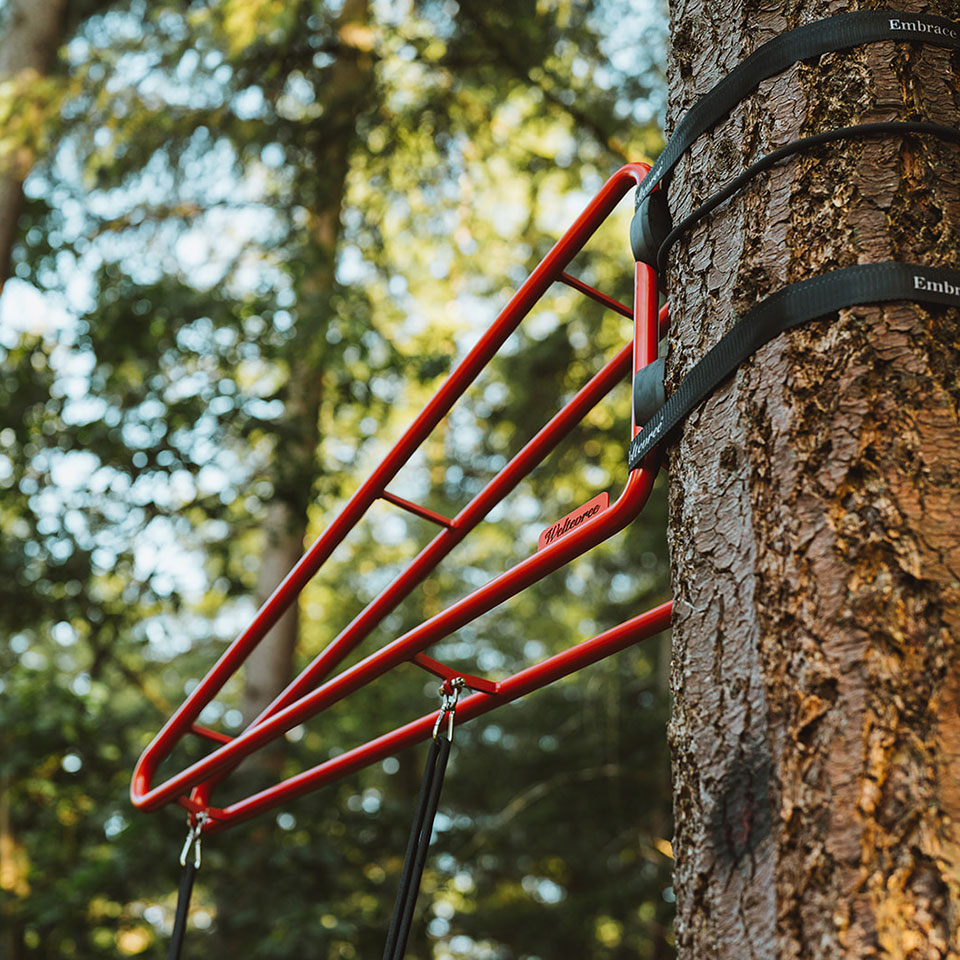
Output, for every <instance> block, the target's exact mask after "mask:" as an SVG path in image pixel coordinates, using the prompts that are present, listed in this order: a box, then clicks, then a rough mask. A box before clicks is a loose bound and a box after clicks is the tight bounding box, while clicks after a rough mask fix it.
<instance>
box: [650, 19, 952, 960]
mask: <svg viewBox="0 0 960 960" xmlns="http://www.w3.org/2000/svg"><path fill="white" fill-rule="evenodd" d="M857 6H859V7H860V8H864V9H865V8H867V7H874V6H879V5H876V4H870V3H861V4H850V5H849V6H848V5H846V4H836V3H831V2H828V0H803V2H797V3H790V4H788V3H768V4H754V3H747V2H744V0H717V2H715V3H712V4H705V3H703V2H702V0H674V3H673V5H672V23H671V35H672V46H671V51H670V59H669V67H668V72H669V82H670V103H671V105H672V106H671V115H670V118H669V119H670V122H671V123H673V124H675V123H676V122H677V120H678V119H679V118H680V117H681V116H682V115H683V113H684V112H685V111H686V110H687V109H688V108H689V107H690V106H691V105H692V104H693V103H694V102H695V101H696V99H697V98H698V97H699V96H701V95H702V94H703V93H705V92H706V91H707V90H709V89H710V88H711V87H712V86H713V85H714V84H715V83H716V82H717V81H718V80H719V79H720V78H721V77H723V76H724V75H726V74H727V73H728V72H729V71H730V70H732V69H733V68H734V67H735V66H736V65H737V64H738V63H740V62H741V61H742V60H743V59H744V58H745V57H746V56H747V55H748V54H749V53H750V52H751V51H752V50H754V49H756V47H757V46H759V45H760V44H761V43H763V42H764V41H766V40H769V39H770V38H772V37H773V36H775V35H777V34H779V33H782V32H784V31H785V30H788V29H790V28H792V27H796V26H799V25H800V24H802V23H808V22H811V21H813V20H817V19H819V18H821V17H825V16H828V15H830V14H832V13H837V12H840V11H841V10H847V9H856V8H857ZM883 6H885V5H883ZM957 6H958V5H957V3H956V2H953V3H948V2H936V0H935V2H933V3H918V2H914V0H902V2H901V3H900V4H898V8H902V9H906V10H907V11H920V10H923V11H925V12H928V13H939V14H942V15H945V16H948V17H956V16H957V15H958V9H957ZM955 63H956V55H955V54H954V55H952V54H951V52H950V51H949V50H947V49H944V48H941V47H935V46H929V45H927V46H923V45H920V44H910V43H892V42H884V43H874V44H870V45H866V46H862V47H859V48H856V49H854V50H851V51H847V52H843V53H836V54H828V55H826V56H824V57H822V58H821V59H820V61H819V63H817V62H808V63H807V64H803V65H797V66H794V67H791V68H790V69H788V70H787V71H785V72H784V73H783V74H781V75H779V76H777V77H774V78H772V79H771V80H768V81H766V82H765V83H763V84H762V85H761V86H760V88H759V90H758V91H757V92H755V93H754V94H753V95H751V96H749V97H748V98H747V99H746V100H745V101H744V102H743V104H741V105H740V106H739V107H737V108H735V109H734V110H733V112H732V114H731V116H730V117H729V118H728V119H727V120H725V121H723V122H721V123H720V124H719V125H718V126H717V128H716V129H715V131H714V132H713V133H712V134H708V135H706V136H703V137H701V138H700V140H698V141H697V143H696V144H695V146H694V148H693V149H692V150H691V151H689V153H688V154H687V156H686V157H685V158H684V160H682V161H681V163H680V165H679V167H678V170H677V175H676V176H675V178H674V182H673V185H672V187H671V192H670V197H671V201H670V205H671V210H672V211H673V214H674V222H677V221H678V220H679V218H680V217H682V216H684V215H685V214H686V213H688V212H689V211H690V210H691V209H692V208H693V207H694V206H696V205H697V201H698V200H699V199H703V198H705V197H706V196H707V195H708V194H709V193H711V192H713V190H715V189H716V188H717V187H718V186H719V185H720V184H722V183H724V182H726V181H727V180H728V179H729V178H731V177H732V176H735V175H736V174H737V173H738V172H740V171H741V170H742V169H743V168H744V167H745V166H747V165H748V164H749V163H750V162H752V160H754V159H756V158H757V157H758V156H760V155H761V154H763V153H767V152H769V151H770V150H771V149H773V148H775V147H777V146H780V145H782V144H785V143H788V142H790V141H792V140H795V139H797V138H798V137H800V136H803V135H807V134H809V133H814V132H818V131H821V130H828V129H833V128H836V127H840V126H845V125H849V124H854V123H861V122H869V121H872V120H888V119H901V120H907V119H911V120H913V119H916V120H930V121H935V122H939V123H943V124H950V125H956V123H957V117H958V112H960V111H958V104H960V94H958V82H957V71H956V69H955V67H954V64H955ZM958 229H960V151H958V148H957V147H956V146H955V145H952V144H945V143H943V142H941V141H937V140H934V139H932V138H930V137H922V138H921V137H914V136H908V137H889V138H883V139H880V138H871V139H869V140H862V141H841V142H839V143H836V144H832V145H828V146H824V147H821V148H818V149H817V150H816V151H813V152H810V153H807V154H806V155H804V156H801V157H798V158H795V159H792V160H789V161H787V162H784V163H783V164H781V165H780V166H778V167H776V168H775V169H773V170H770V171H769V172H767V173H764V174H761V175H759V176H758V177H756V178H755V179H754V180H753V182H752V183H751V184H750V185H749V186H748V187H747V188H746V189H744V190H743V191H742V192H741V193H740V194H739V195H738V196H737V197H736V198H735V199H734V200H732V201H731V202H730V203H728V204H726V205H724V206H723V207H721V208H720V209H718V210H717V211H716V212H715V213H714V214H713V215H712V216H711V217H710V218H708V220H707V221H706V222H705V223H704V224H703V225H701V226H700V227H698V228H697V229H696V230H694V231H693V233H692V234H691V235H689V236H688V237H687V238H685V240H684V242H683V243H681V244H678V245H677V246H676V247H675V248H674V252H673V255H672V257H671V266H670V270H669V293H670V298H671V303H672V307H673V316H674V329H673V332H672V334H671V344H670V353H669V357H668V384H669V385H668V391H669V390H670V389H672V388H674V387H675V386H676V384H677V383H678V382H679V380H680V378H681V377H682V376H683V374H684V373H685V372H686V371H687V370H689V369H690V367H691V366H692V365H693V363H695V362H696V360H697V359H699V358H700V357H701V356H702V355H703V353H704V352H705V350H706V349H707V348H708V346H710V345H712V344H713V343H715V342H716V340H717V339H718V338H719V337H720V336H721V335H722V334H723V333H725V332H726V331H727V330H729V329H730V327H731V326H732V323H733V322H734V319H735V316H737V315H739V316H742V315H743V314H744V313H745V312H746V310H747V309H749V307H750V306H752V305H753V304H754V303H756V302H757V301H758V300H760V299H762V298H763V297H765V296H767V295H768V294H770V293H773V292H774V291H776V290H778V289H780V288H782V287H784V286H786V285H787V284H789V283H793V282H795V281H798V280H801V279H804V278H807V277H810V276H815V275H817V274H820V273H824V272H827V271H829V270H832V269H837V268H839V267H845V266H850V265H853V264H858V263H872V262H883V261H888V260H902V261H907V262H915V263H923V264H928V265H938V266H951V267H957V266H960V250H958V244H957V231H958ZM958 362H960V336H958V332H957V314H956V311H953V310H947V309H939V308H938V309H928V308H920V307H918V306H916V305H914V304H911V303H903V302H898V303H891V304H889V305H884V306H869V307H857V308H854V309H850V310H844V311H841V312H840V315H839V317H837V316H836V315H835V316H833V317H830V318H825V319H822V320H818V321H815V322H812V323H809V324H806V325H805V326H803V327H801V328H799V329H797V330H795V331H793V332H790V333H788V334H785V335H781V336H779V337H777V338H776V339H775V340H774V341H773V342H771V343H770V344H768V345H767V346H766V347H764V348H763V349H761V350H760V351H758V352H757V354H756V355H755V356H754V357H753V359H752V360H751V361H749V362H747V363H746V364H744V365H743V366H742V367H741V368H740V369H739V370H738V371H737V372H736V374H735V375H734V376H733V377H732V378H731V380H730V381H728V382H727V383H726V384H725V385H724V386H723V387H722V388H721V389H719V390H718V391H717V392H716V394H715V395H714V396H713V397H712V398H711V399H710V400H709V401H708V402H707V403H705V404H704V405H702V407H701V408H700V409H699V410H698V411H697V412H695V413H694V414H693V415H691V416H690V417H689V418H688V420H687V422H686V425H685V427H684V430H683V434H682V437H681V438H680V440H679V441H678V442H677V443H676V444H674V445H673V446H672V448H671V449H670V453H669V457H670V475H671V508H670V532H669V541H670V550H671V557H672V568H673V580H674V593H675V597H676V615H675V624H674V632H673V638H674V644H675V649H674V663H673V690H674V694H675V709H674V715H673V719H672V721H671V724H670V738H671V745H672V750H673V762H674V771H673V778H674V812H675V819H676V838H675V843H674V850H675V853H676V857H677V866H676V875H675V887H676V895H677V941H678V949H679V956H680V957H681V958H688V960H707V958H731V960H733V958H736V960H742V958H794V957H795V958H803V960H815V958H824V960H826V958H830V960H835V958H837V957H844V958H854V957H857V958H859V957H877V956H885V957H897V958H917V960H919V958H947V957H951V958H957V957H958V956H960V953H958V952H957V951H958V949H960V947H958V944H960V786H958V784H960V709H958V708H960V662H958V661H960V656H958V637H960V582H958V581H960V522H958V520H957V517H958V516H960V424H958V416H957V409H958V404H960V388H958V382H957V377H956V370H957V368H958Z"/></svg>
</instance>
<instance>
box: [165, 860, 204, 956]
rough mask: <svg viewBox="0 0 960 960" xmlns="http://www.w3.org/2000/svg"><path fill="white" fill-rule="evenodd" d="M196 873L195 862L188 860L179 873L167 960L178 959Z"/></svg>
mask: <svg viewBox="0 0 960 960" xmlns="http://www.w3.org/2000/svg"><path fill="white" fill-rule="evenodd" d="M196 875H197V864H196V862H195V861H194V860H188V861H187V862H186V863H185V864H184V865H183V873H181V874H180V890H179V891H178V892H177V915H176V917H175V918H174V921H173V933H172V934H170V952H169V953H168V954H167V960H180V951H181V949H182V948H183V935H184V933H185V932H186V929H187V913H188V912H189V911H190V895H191V894H192V893H193V879H194V877H196Z"/></svg>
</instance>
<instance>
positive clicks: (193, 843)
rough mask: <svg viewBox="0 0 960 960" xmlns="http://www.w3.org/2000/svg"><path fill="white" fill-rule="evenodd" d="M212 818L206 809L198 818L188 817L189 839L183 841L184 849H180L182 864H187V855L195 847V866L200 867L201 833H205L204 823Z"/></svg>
mask: <svg viewBox="0 0 960 960" xmlns="http://www.w3.org/2000/svg"><path fill="white" fill-rule="evenodd" d="M209 819H210V814H208V813H207V812H206V811H203V812H201V813H198V814H197V816H196V819H194V818H193V817H190V816H188V817H187V839H186V840H184V841H183V849H182V850H181V851H180V866H181V867H185V866H186V865H187V856H188V855H189V854H190V848H191V847H193V866H194V868H196V869H198V870H199V869H200V834H201V833H203V825H204V824H205V823H206V822H207V821H208V820H209Z"/></svg>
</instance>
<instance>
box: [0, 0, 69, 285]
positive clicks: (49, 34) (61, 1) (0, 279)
mask: <svg viewBox="0 0 960 960" xmlns="http://www.w3.org/2000/svg"><path fill="white" fill-rule="evenodd" d="M65 8H66V0H43V2H42V3H38V2H37V0H8V2H7V4H6V9H5V10H4V11H3V14H2V18H0V30H2V31H3V35H2V39H0V82H2V81H4V80H9V79H11V78H13V77H16V76H17V75H18V74H22V73H23V72H24V71H34V72H35V73H36V74H38V75H39V74H42V73H44V72H45V71H46V69H47V66H48V64H49V62H50V58H51V57H52V56H53V52H54V51H55V50H56V49H57V45H58V44H59V43H60V37H61V33H62V30H63V13H64V9H65ZM32 163H33V158H32V157H24V156H16V155H15V156H0V293H2V292H3V286H4V284H5V283H6V280H7V277H8V276H9V272H10V252H11V250H12V249H13V242H14V240H15V238H16V235H17V216H18V215H19V212H20V203H21V201H22V199H23V194H22V190H21V188H22V186H23V180H24V178H25V177H26V175H27V173H28V172H29V169H30V166H31V165H32Z"/></svg>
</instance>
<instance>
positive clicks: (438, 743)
mask: <svg viewBox="0 0 960 960" xmlns="http://www.w3.org/2000/svg"><path fill="white" fill-rule="evenodd" d="M452 683H453V693H447V692H443V691H444V688H443V687H441V692H442V693H443V706H442V707H441V708H440V715H439V716H438V717H437V725H436V726H435V727H434V731H433V740H432V741H431V742H430V752H429V753H428V754H427V763H426V766H425V767H424V768H423V781H422V782H421V784H420V797H419V799H418V800H417V810H416V813H415V814H414V817H413V827H412V829H411V830H410V839H409V840H408V841H407V852H406V855H405V856H404V858H403V870H402V871H401V872H400V888H399V889H398V890H397V899H396V902H395V903H394V905H393V916H392V917H391V919H390V928H389V929H388V930H387V942H386V945H385V946H384V948H383V960H403V955H404V953H405V952H406V949H407V940H408V939H409V937H410V924H411V922H412V921H413V910H414V907H416V905H417V896H418V895H419V893H420V881H421V879H422V878H423V868H424V865H425V864H426V862H427V848H428V847H429V846H430V835H431V834H432V833H433V823H434V820H435V819H436V817H437V806H438V805H439V803H440V788H441V787H442V786H443V775H444V773H445V772H446V769H447V760H448V759H449V757H450V742H451V739H452V738H453V715H454V712H455V710H456V706H457V700H458V698H459V696H460V690H462V689H463V685H464V683H463V680H461V679H460V678H459V677H458V678H457V679H456V680H454V681H452ZM444 717H448V718H449V725H448V727H447V736H443V734H442V732H441V730H440V727H441V724H442V721H443V719H444Z"/></svg>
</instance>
